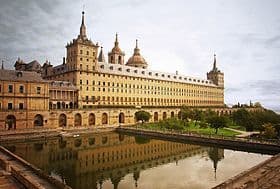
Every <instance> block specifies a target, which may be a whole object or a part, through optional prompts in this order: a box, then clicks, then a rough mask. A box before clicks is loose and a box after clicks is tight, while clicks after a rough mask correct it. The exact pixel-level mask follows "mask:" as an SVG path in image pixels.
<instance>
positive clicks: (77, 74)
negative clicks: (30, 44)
mask: <svg viewBox="0 0 280 189" xmlns="http://www.w3.org/2000/svg"><path fill="white" fill-rule="evenodd" d="M98 48H99V46H98V43H94V42H93V41H91V40H90V39H89V38H88V37H87V34H86V25H85V15H84V12H83V13H82V23H81V26H80V33H79V35H78V36H77V37H76V38H75V39H73V40H72V41H71V42H69V43H68V44H67V45H66V58H63V62H62V64H60V65H57V66H53V65H52V64H51V63H50V62H49V61H46V62H45V63H44V64H43V65H42V66H36V65H38V64H37V63H36V62H33V63H32V64H30V65H31V66H27V65H26V64H25V63H24V62H23V61H22V60H20V59H19V60H18V61H17V62H16V64H15V68H16V70H17V71H11V70H3V69H2V71H1V73H3V74H1V76H0V82H1V87H2V92H1V96H0V102H1V103H0V105H1V106H2V107H1V117H0V128H1V129H5V128H7V127H8V128H33V127H34V125H37V124H35V123H34V122H35V120H34V119H35V118H34V116H36V115H37V114H36V111H37V113H40V112H44V115H42V117H41V118H42V120H43V123H44V124H43V126H44V128H56V127H78V126H82V127H91V126H108V125H110V126H112V125H113V126H118V125H120V124H134V123H135V112H137V111H139V109H142V110H145V111H148V112H149V113H150V114H151V115H152V118H151V121H159V120H161V119H166V118H169V117H175V116H178V115H179V114H180V107H181V106H182V105H186V106H188V107H199V108H201V109H206V108H212V109H213V110H214V111H216V112H220V113H222V114H229V113H231V112H232V111H234V110H233V109H229V108H225V107H224V74H223V73H222V72H221V71H220V70H219V69H218V68H217V60H216V55H215V56H214V62H213V68H212V70H210V72H209V73H207V78H196V77H191V76H185V75H181V74H178V73H166V72H160V71H153V70H150V69H148V63H147V61H146V60H145V58H144V57H143V56H142V55H141V54H140V48H139V45H138V41H137V40H136V45H135V48H134V53H133V55H132V56H131V57H130V58H128V61H127V62H126V63H125V53H124V52H123V51H122V50H121V48H120V45H119V38H118V35H116V38H115V42H114V46H113V48H112V50H111V51H110V52H109V53H108V61H106V59H105V56H104V53H103V50H104V49H103V48H102V47H101V50H100V51H99V55H98ZM37 67H38V69H40V71H38V69H35V68H37ZM33 68H34V69H33ZM19 70H30V71H32V72H26V71H19ZM36 72H39V73H40V74H41V77H42V78H43V79H42V78H41V77H40V75H39V74H38V73H36ZM17 74H19V76H17ZM9 85H14V86H15V88H16V89H17V90H20V89H18V88H19V86H20V85H24V89H27V88H28V89H29V88H30V90H31V91H30V90H24V95H25V96H24V95H22V94H21V93H20V92H19V91H17V92H15V94H14V91H13V93H9V92H7V90H9V89H8V87H7V86H9ZM36 87H41V90H44V92H42V91H41V92H40V94H37V93H36V90H37V88H36ZM0 89H1V88H0ZM32 90H35V91H32ZM0 91H1V90H0ZM3 91H5V92H3ZM18 92H19V93H18ZM10 94H13V95H12V96H9V95H10ZM20 101H25V105H24V107H26V108H25V109H24V110H18V108H15V107H19V103H22V102H20ZM35 101H36V102H35ZM27 102H28V103H30V104H28V106H27V105H26V103H27ZM11 103H12V104H13V106H12V110H9V109H8V108H7V107H8V106H11ZM8 104H10V105H8ZM15 105H16V106H15ZM29 105H30V107H29ZM20 106H22V105H20ZM34 107H36V108H34ZM30 110H32V111H33V110H34V114H31V112H32V111H30ZM23 115H25V117H23ZM40 115H41V113H40ZM7 116H10V117H9V119H8V118H7ZM11 116H13V117H11ZM11 118H13V119H15V120H16V122H17V126H16V127H13V126H11V127H10V126H9V124H8V123H9V122H11V121H10V120H13V119H11ZM20 120H21V124H20V125H21V126H19V121H20ZM36 123H37V121H36ZM40 123H41V122H40ZM7 125H8V126H7ZM40 125H42V124H40ZM18 126H19V127H18Z"/></svg>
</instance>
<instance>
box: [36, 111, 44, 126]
mask: <svg viewBox="0 0 280 189" xmlns="http://www.w3.org/2000/svg"><path fill="white" fill-rule="evenodd" d="M34 126H44V118H43V116H42V115H41V114H37V115H36V116H35V117H34Z"/></svg>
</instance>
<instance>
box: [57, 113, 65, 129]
mask: <svg viewBox="0 0 280 189" xmlns="http://www.w3.org/2000/svg"><path fill="white" fill-rule="evenodd" d="M58 125H59V127H66V125H67V117H66V115H65V114H60V115H59V118H58Z"/></svg>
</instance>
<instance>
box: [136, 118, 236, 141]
mask: <svg viewBox="0 0 280 189" xmlns="http://www.w3.org/2000/svg"><path fill="white" fill-rule="evenodd" d="M138 127H140V128H144V129H153V130H159V131H162V130H167V129H166V128H165V127H164V126H163V125H160V124H159V123H145V124H141V125H138ZM180 131H185V132H192V133H197V134H202V135H211V136H227V137H233V136H236V135H239V134H240V133H239V132H235V131H231V130H228V129H226V128H221V129H219V130H218V133H217V134H216V133H215V129H213V128H211V127H209V126H207V127H205V128H201V127H200V126H199V124H197V125H195V123H194V122H189V123H188V124H187V125H186V126H184V127H183V130H180Z"/></svg>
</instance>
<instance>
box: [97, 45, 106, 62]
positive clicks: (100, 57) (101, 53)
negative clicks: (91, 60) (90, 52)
mask: <svg viewBox="0 0 280 189" xmlns="http://www.w3.org/2000/svg"><path fill="white" fill-rule="evenodd" d="M98 62H105V56H104V54H103V47H102V46H101V50H100V52H99V56H98Z"/></svg>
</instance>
